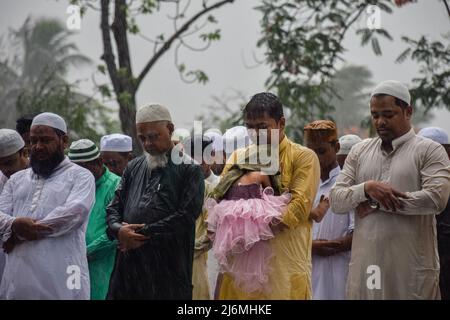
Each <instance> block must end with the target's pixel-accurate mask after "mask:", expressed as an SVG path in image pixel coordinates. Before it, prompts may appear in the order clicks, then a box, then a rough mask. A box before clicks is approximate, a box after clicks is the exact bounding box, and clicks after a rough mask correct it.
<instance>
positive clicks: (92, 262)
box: [86, 167, 120, 300]
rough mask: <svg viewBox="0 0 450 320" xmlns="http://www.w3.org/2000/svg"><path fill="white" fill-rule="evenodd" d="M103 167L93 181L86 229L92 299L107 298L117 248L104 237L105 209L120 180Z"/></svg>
mask: <svg viewBox="0 0 450 320" xmlns="http://www.w3.org/2000/svg"><path fill="white" fill-rule="evenodd" d="M104 168H105V173H104V174H103V176H102V177H101V178H100V179H98V180H97V181H96V182H95V184H96V190H95V204H94V207H93V208H92V211H91V213H90V216H89V224H88V227H87V230H86V245H87V255H88V262H89V277H90V281H91V299H92V300H104V299H105V298H106V294H107V292H108V286H109V279H110V277H111V272H112V270H113V267H114V260H115V257H116V247H117V244H116V242H115V241H110V240H109V239H108V236H107V235H106V207H107V206H108V204H109V203H110V202H111V200H112V199H113V197H114V191H115V190H116V187H117V185H118V184H119V181H120V177H119V176H116V175H115V174H114V173H112V172H110V171H109V170H108V168H106V167H104Z"/></svg>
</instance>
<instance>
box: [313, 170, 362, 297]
mask: <svg viewBox="0 0 450 320" xmlns="http://www.w3.org/2000/svg"><path fill="white" fill-rule="evenodd" d="M340 171H341V170H340V167H339V166H337V167H336V168H334V169H333V170H331V171H330V176H329V178H328V180H326V181H321V182H320V185H319V191H318V193H317V195H316V199H315V202H314V205H313V207H314V208H315V207H317V205H318V204H319V201H320V197H321V196H322V195H325V196H326V197H328V196H329V193H330V190H331V187H332V186H333V185H334V183H335V182H336V178H337V176H338V175H339V172H340ZM353 228H354V214H353V211H351V212H349V213H347V214H336V213H334V212H333V210H331V208H330V209H328V211H327V214H326V215H325V216H324V218H323V219H322V221H321V222H320V223H316V222H314V224H313V240H318V239H323V240H336V239H338V238H342V237H344V236H346V235H348V234H350V233H351V232H353ZM349 262H350V251H346V252H339V253H337V254H335V255H332V256H328V257H322V256H319V255H314V254H313V255H312V287H313V299H314V300H343V299H345V284H346V282H347V274H348V264H349Z"/></svg>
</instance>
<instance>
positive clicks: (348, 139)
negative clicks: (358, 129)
mask: <svg viewBox="0 0 450 320" xmlns="http://www.w3.org/2000/svg"><path fill="white" fill-rule="evenodd" d="M361 141H362V139H361V138H360V137H358V136H357V135H355V134H346V135H345V136H342V137H340V138H339V144H340V145H341V148H340V149H339V151H338V153H336V154H337V155H340V154H342V155H346V154H349V153H350V150H351V149H352V147H353V146H354V145H355V144H357V143H358V142H361Z"/></svg>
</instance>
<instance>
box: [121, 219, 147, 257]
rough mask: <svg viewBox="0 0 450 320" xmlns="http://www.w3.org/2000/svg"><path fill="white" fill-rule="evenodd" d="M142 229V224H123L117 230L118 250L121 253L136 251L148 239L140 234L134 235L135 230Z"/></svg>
mask: <svg viewBox="0 0 450 320" xmlns="http://www.w3.org/2000/svg"><path fill="white" fill-rule="evenodd" d="M142 227H144V224H124V225H123V226H122V227H121V228H120V229H119V249H120V251H122V252H125V251H127V250H133V249H137V248H139V247H141V246H143V245H144V244H145V242H146V241H147V240H148V239H150V237H146V236H144V235H142V234H139V233H136V230H137V229H140V228H142Z"/></svg>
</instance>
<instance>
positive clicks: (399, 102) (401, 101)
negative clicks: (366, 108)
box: [373, 93, 409, 109]
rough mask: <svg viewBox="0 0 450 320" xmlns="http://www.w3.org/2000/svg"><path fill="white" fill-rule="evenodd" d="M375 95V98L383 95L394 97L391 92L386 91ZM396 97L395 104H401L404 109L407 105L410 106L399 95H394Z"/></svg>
mask: <svg viewBox="0 0 450 320" xmlns="http://www.w3.org/2000/svg"><path fill="white" fill-rule="evenodd" d="M373 96H374V97H375V98H383V97H387V96H389V97H394V96H391V95H390V94H385V93H377V94H374V95H373ZM394 99H395V105H396V106H399V107H400V108H402V109H406V108H407V107H409V105H408V103H406V102H405V101H403V100H402V99H399V98H397V97H394Z"/></svg>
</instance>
